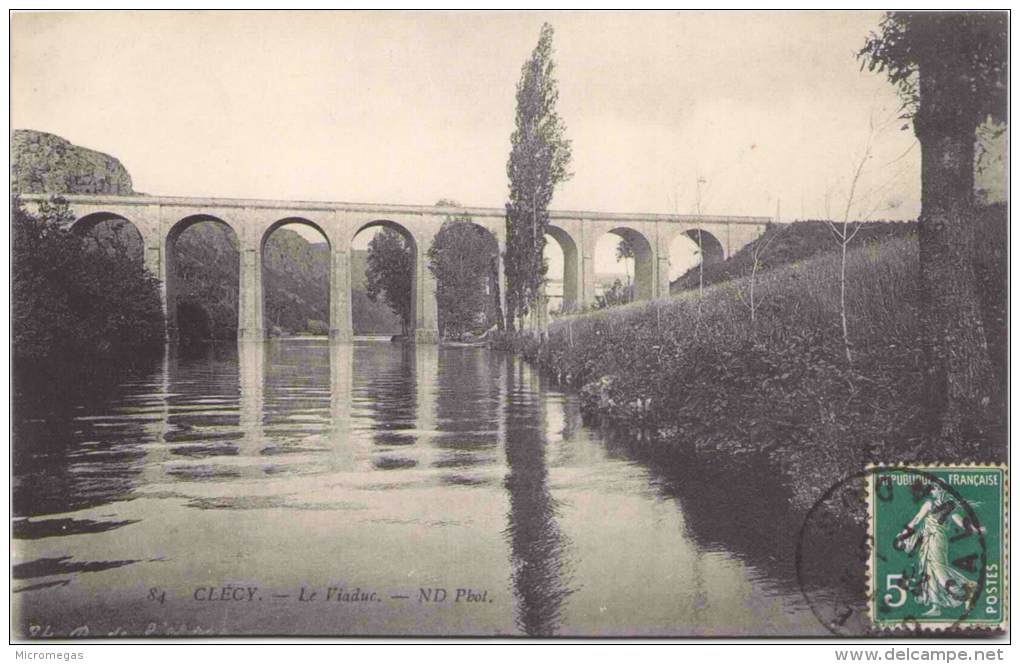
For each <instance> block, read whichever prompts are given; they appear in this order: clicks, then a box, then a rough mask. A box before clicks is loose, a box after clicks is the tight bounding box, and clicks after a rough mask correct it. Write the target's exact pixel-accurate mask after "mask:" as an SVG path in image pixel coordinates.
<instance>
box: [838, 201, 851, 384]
mask: <svg viewBox="0 0 1020 664" xmlns="http://www.w3.org/2000/svg"><path fill="white" fill-rule="evenodd" d="M848 244H850V241H849V240H848V239H847V237H846V221H845V220H844V221H843V242H842V244H841V245H840V257H839V320H840V323H841V324H842V326H843V350H845V351H846V364H847V366H849V367H853V365H854V357H853V354H852V353H851V352H850V328H849V326H847V322H846V247H847V245H848Z"/></svg>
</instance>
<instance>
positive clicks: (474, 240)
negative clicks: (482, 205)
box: [428, 218, 498, 339]
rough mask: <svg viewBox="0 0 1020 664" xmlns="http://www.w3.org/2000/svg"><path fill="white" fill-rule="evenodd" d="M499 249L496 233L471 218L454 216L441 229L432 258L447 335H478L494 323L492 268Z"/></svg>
mask: <svg viewBox="0 0 1020 664" xmlns="http://www.w3.org/2000/svg"><path fill="white" fill-rule="evenodd" d="M497 251H498V248H497V246H496V242H495V240H494V239H493V237H492V235H491V234H490V233H489V232H488V231H487V230H485V229H484V228H482V227H480V226H476V225H474V224H473V223H471V220H470V219H469V218H458V219H452V220H450V221H447V222H446V223H444V224H443V226H442V227H441V228H440V229H439V232H438V233H437V234H436V238H435V240H434V241H433V243H432V246H431V247H429V251H428V258H429V270H430V271H431V272H432V274H433V275H434V276H435V278H436V299H437V307H438V313H439V331H440V333H441V334H442V336H443V337H444V338H451V339H452V338H459V337H461V336H462V335H464V334H465V333H473V334H477V333H479V332H484V331H485V330H487V329H489V328H490V327H492V325H493V324H494V322H495V313H496V312H495V307H494V301H493V297H492V289H493V286H494V284H493V283H492V282H493V275H492V274H491V270H490V267H491V265H492V260H493V258H494V257H495V256H496V252H497Z"/></svg>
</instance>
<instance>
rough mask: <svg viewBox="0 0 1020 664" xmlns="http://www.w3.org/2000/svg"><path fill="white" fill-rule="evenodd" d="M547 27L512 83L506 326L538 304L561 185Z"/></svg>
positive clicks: (562, 163)
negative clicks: (550, 209) (514, 101)
mask: <svg viewBox="0 0 1020 664" xmlns="http://www.w3.org/2000/svg"><path fill="white" fill-rule="evenodd" d="M552 38H553V28H552V26H551V25H549V24H548V23H546V24H544V25H543V26H542V31H541V33H540V34H539V38H538V45H537V46H535V50H534V51H532V53H531V57H530V58H529V59H528V60H527V61H526V62H525V63H524V66H523V67H522V68H521V78H520V81H518V83H517V114H516V118H515V126H514V132H513V134H512V135H511V136H510V144H511V148H510V159H509V161H508V162H507V167H506V170H507V176H508V177H509V179H510V196H509V200H508V201H507V203H506V231H507V232H506V255H505V260H504V263H505V268H504V269H505V273H506V290H507V293H506V318H507V320H506V326H507V329H509V330H511V331H513V329H514V325H515V323H516V322H517V321H518V320H522V319H523V317H524V316H525V315H527V314H528V312H529V311H532V310H533V309H534V307H535V306H536V305H537V303H538V302H539V301H540V299H541V295H542V288H543V285H544V284H545V273H546V264H545V259H544V257H543V255H542V252H543V249H544V248H545V232H546V228H547V227H548V225H549V213H548V206H549V202H550V201H551V200H552V196H553V191H554V190H555V188H556V185H557V184H559V183H560V182H564V181H565V180H567V179H568V178H569V177H570V176H571V174H570V173H569V172H568V170H567V169H568V167H569V164H570V141H569V140H567V139H566V138H565V137H564V134H565V129H566V128H565V126H564V124H563V120H562V119H560V116H559V115H558V114H557V113H556V100H557V97H558V96H559V93H558V91H557V85H556V79H555V78H554V77H553V70H554V64H553V59H552V55H553V48H552Z"/></svg>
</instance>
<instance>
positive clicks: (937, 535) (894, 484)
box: [867, 464, 1009, 631]
mask: <svg viewBox="0 0 1020 664" xmlns="http://www.w3.org/2000/svg"><path fill="white" fill-rule="evenodd" d="M867 482H868V495H867V498H868V542H869V544H870V555H869V566H868V581H869V592H868V609H869V612H870V617H871V624H872V626H873V627H874V628H876V629H881V630H893V631H897V630H908V631H919V630H921V631H923V630H946V629H954V628H955V629H995V630H997V629H1004V628H1005V627H1006V625H1007V621H1008V606H1009V602H1008V599H1009V579H1008V576H1007V574H1008V559H1007V556H1008V550H1009V532H1008V525H1007V524H1008V521H1007V510H1008V500H1009V498H1008V497H1009V478H1008V473H1007V470H1006V468H1005V467H1004V466H998V465H976V464H961V465H921V466H916V467H909V468H906V467H892V466H890V467H876V468H874V469H873V472H870V473H869V474H868V475H867Z"/></svg>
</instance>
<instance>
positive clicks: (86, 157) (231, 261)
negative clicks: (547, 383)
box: [11, 130, 401, 339]
mask: <svg viewBox="0 0 1020 664" xmlns="http://www.w3.org/2000/svg"><path fill="white" fill-rule="evenodd" d="M11 182H12V189H13V191H14V192H15V193H42V194H114V195H130V194H132V193H135V192H134V190H133V189H132V184H131V176H130V174H129V173H128V172H127V169H125V168H124V166H123V165H122V164H121V163H120V161H118V160H117V159H116V158H114V157H112V156H110V155H106V154H103V153H101V152H96V151H94V150H89V149H86V148H82V147H79V146H76V145H74V144H72V143H70V142H68V141H66V140H64V139H63V138H60V137H59V136H55V135H53V134H47V133H44V132H38V131H31V130H15V131H14V132H13V134H12V137H11ZM121 225H122V222H112V223H111V222H104V224H102V225H101V226H100V228H99V229H97V232H98V233H99V234H106V236H107V237H112V236H113V235H114V234H116V233H117V230H118V227H119V226H121ZM124 235H125V236H127V239H128V241H127V242H126V243H125V244H126V245H127V247H126V248H127V250H128V251H131V252H132V253H136V254H137V255H138V256H139V257H140V256H141V253H142V247H141V245H140V242H138V241H137V239H136V237H137V236H135V237H131V235H132V234H124ZM353 254H354V255H353V257H352V265H351V272H352V277H353V278H352V281H353V292H352V299H351V305H352V313H353V318H354V331H355V333H358V334H398V333H399V332H400V329H401V328H400V319H399V318H398V317H397V316H396V315H395V314H393V312H392V311H390V309H389V308H388V307H387V306H386V305H385V304H383V303H382V302H372V301H371V300H369V299H368V296H367V295H366V294H365V286H364V283H365V278H364V271H365V265H366V263H367V253H366V252H364V251H355V252H353ZM176 256H177V281H176V284H177V301H178V326H179V327H180V329H181V332H182V335H183V336H190V337H203V338H208V337H211V338H217V339H228V338H232V337H235V336H236V334H237V286H236V284H237V282H238V268H239V265H238V264H239V257H238V247H237V241H236V238H234V235H233V233H232V232H231V231H230V230H229V229H228V228H226V227H225V226H223V225H222V224H218V223H215V222H200V223H197V224H195V225H194V226H192V227H190V228H189V229H188V230H187V231H185V232H184V233H182V234H181V236H180V237H179V238H178V240H177V254H176ZM329 264H330V257H329V248H328V245H327V244H325V243H311V242H308V241H307V240H306V239H305V238H304V237H303V236H301V235H300V234H298V233H296V232H294V231H291V230H289V229H287V228H281V229H279V230H277V231H276V232H274V233H273V234H272V236H270V238H269V240H268V241H267V242H266V247H265V254H264V256H263V270H264V273H263V295H264V297H265V310H264V312H265V325H266V328H267V329H268V330H269V331H270V333H271V334H278V335H279V334H308V333H315V334H324V333H326V332H327V331H328V329H329V325H328V321H329Z"/></svg>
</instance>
